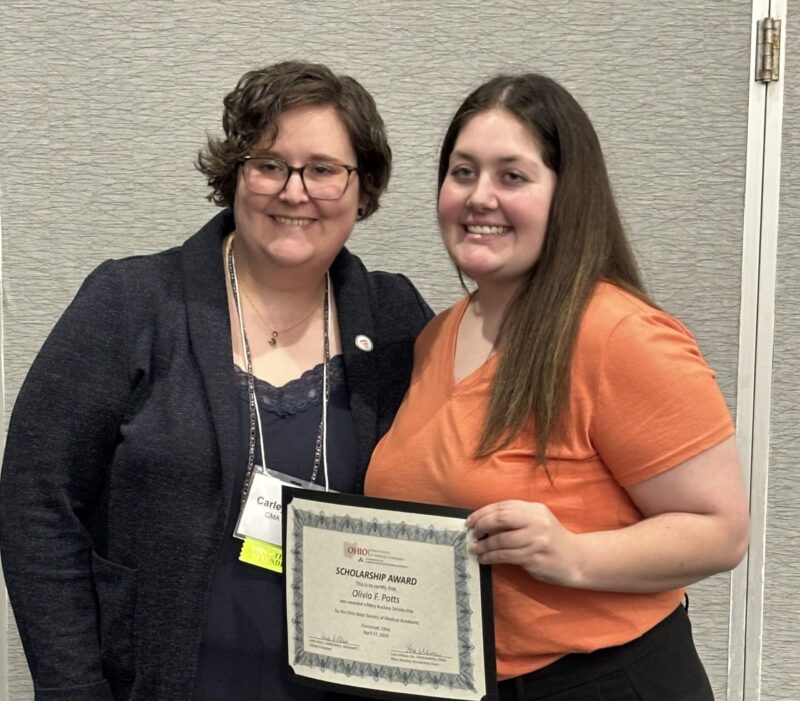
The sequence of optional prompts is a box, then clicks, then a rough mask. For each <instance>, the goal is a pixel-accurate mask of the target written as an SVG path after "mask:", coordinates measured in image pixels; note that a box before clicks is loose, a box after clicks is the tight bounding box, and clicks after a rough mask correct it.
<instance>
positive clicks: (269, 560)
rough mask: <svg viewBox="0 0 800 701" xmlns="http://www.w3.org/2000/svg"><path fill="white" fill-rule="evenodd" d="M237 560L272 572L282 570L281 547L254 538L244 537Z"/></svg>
mask: <svg viewBox="0 0 800 701" xmlns="http://www.w3.org/2000/svg"><path fill="white" fill-rule="evenodd" d="M239 560H240V561H241V562H246V563H248V564H249V565H255V566H256V567H262V568H264V569H265V570H272V571H273V572H283V548H281V547H280V546H278V545H273V544H272V543H265V542H264V541H263V540H256V539H255V538H245V539H244V543H243V544H242V550H241V552H240V553H239Z"/></svg>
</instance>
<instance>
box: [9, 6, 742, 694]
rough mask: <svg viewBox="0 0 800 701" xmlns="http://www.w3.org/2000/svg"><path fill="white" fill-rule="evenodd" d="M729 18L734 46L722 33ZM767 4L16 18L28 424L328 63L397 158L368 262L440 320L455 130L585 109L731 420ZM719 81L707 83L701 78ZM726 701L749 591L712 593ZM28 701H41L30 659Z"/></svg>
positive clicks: (208, 10) (645, 248)
mask: <svg viewBox="0 0 800 701" xmlns="http://www.w3.org/2000/svg"><path fill="white" fill-rule="evenodd" d="M709 17H713V18H714V31H709V27H708V19H709ZM749 19H750V3H748V2H744V1H742V0H709V2H705V3H701V4H690V3H650V4H643V3H640V2H635V1H634V0H619V1H618V2H615V3H603V4H602V5H598V3H593V2H590V1H589V0H576V2H572V3H565V2H562V1H561V0H558V1H556V0H541V1H540V2H537V3H527V2H521V1H503V2H501V1H500V0H485V1H484V2H481V3H480V4H479V5H473V6H466V5H464V3H462V2H460V0H459V1H456V0H439V1H438V2H436V3H430V2H427V1H426V0H405V1H403V2H400V0H396V1H392V0H375V1H374V2H370V3H352V2H344V1H342V0H329V1H328V2H326V3H314V2H295V3H283V2H274V1H262V2H254V1H253V0H240V1H237V2H211V1H209V0H195V1H194V2H175V3H170V4H165V6H163V7H162V6H161V5H158V4H154V3H150V2H143V1H141V0H127V1H126V2H120V1H119V0H104V1H103V2H99V1H98V0H81V2H77V0H62V1H60V2H55V1H54V0H45V1H44V2H40V3H30V2H23V1H22V0H19V1H17V0H7V2H6V3H5V4H4V10H3V14H2V16H1V17H0V31H1V32H2V36H3V37H4V41H3V42H2V44H0V159H1V160H0V172H1V173H2V174H1V175H0V185H2V196H0V207H2V212H3V225H4V230H3V236H4V238H3V253H4V255H3V261H2V265H3V285H4V293H5V298H4V304H5V307H4V309H5V323H6V334H5V337H4V339H3V344H4V348H5V358H6V379H7V393H6V397H5V403H6V406H7V407H9V408H10V406H11V404H12V403H13V399H14V396H15V394H16V392H17V389H18V387H19V384H20V382H21V380H22V378H23V376H24V373H25V371H26V369H27V367H28V366H29V364H30V362H31V359H32V357H33V354H34V353H35V352H36V349H37V348H38V347H39V345H40V344H41V341H42V339H43V337H44V335H45V334H46V333H47V331H48V329H49V328H50V327H51V325H52V323H53V322H54V320H55V318H56V317H57V316H58V314H59V313H60V312H61V310H62V309H63V308H64V306H65V305H66V303H67V302H68V300H69V299H70V297H71V295H72V294H73V293H74V292H75V290H76V289H77V286H78V285H79V283H80V281H81V280H82V278H83V277H84V276H85V275H86V274H87V272H88V271H89V270H90V269H92V268H93V267H94V266H95V265H96V264H97V263H98V262H99V261H101V260H103V259H104V258H107V257H112V256H113V257H118V256H123V255H128V254H132V253H142V252H148V251H155V250H158V249H161V248H164V247H166V246H168V245H172V244H176V243H178V242H180V241H182V240H183V239H184V238H185V237H186V236H188V235H189V234H190V233H192V232H193V231H194V230H195V229H196V228H197V227H198V226H199V225H200V224H202V223H203V222H204V221H205V220H206V219H207V218H208V217H209V216H211V215H212V214H213V211H214V208H213V207H211V206H210V205H209V204H208V203H206V202H205V201H204V199H203V197H204V195H205V192H206V189H205V186H204V183H203V181H202V177H201V176H200V175H199V174H197V173H196V172H195V171H194V170H193V167H192V162H193V159H194V157H195V154H196V152H197V149H198V148H199V147H200V146H201V145H202V142H203V137H204V134H205V133H206V132H213V133H218V130H219V127H218V124H219V114H220V106H221V100H222V97H223V96H224V94H225V93H226V92H227V91H228V90H230V89H231V88H232V87H233V85H234V83H235V81H236V79H237V78H238V77H239V75H240V74H241V73H242V72H243V71H245V70H247V69H249V68H252V67H255V66H258V65H261V64H265V63H269V62H273V61H277V60H281V59H285V58H310V59H314V60H320V61H323V62H326V63H328V64H329V65H331V66H332V67H333V68H334V69H336V70H339V71H343V72H348V73H351V74H352V75H354V76H355V77H357V78H358V79H359V80H361V81H362V82H363V83H364V84H365V85H366V86H367V87H368V88H369V89H370V90H371V91H372V92H373V94H374V95H375V97H376V100H377V102H378V105H379V107H380V109H381V111H382V113H383V116H384V118H385V120H386V122H387V124H388V127H389V132H390V136H391V140H392V146H393V149H394V152H395V157H396V160H395V169H394V176H393V180H392V183H391V185H390V190H389V192H388V193H387V195H386V197H385V200H384V202H383V206H382V208H381V210H380V212H379V213H378V214H377V215H376V216H375V217H373V218H372V219H370V220H368V221H367V222H364V223H362V224H359V225H358V226H357V228H356V232H355V233H354V235H353V238H352V242H351V247H352V248H353V249H354V250H355V251H356V252H357V253H359V254H361V255H362V256H363V258H364V259H365V261H366V262H367V263H368V265H370V266H371V267H381V268H385V269H391V270H401V271H403V272H405V273H407V274H409V275H410V277H411V278H412V279H413V280H414V281H415V282H416V283H417V285H418V286H419V287H420V289H421V290H422V291H423V292H424V294H425V295H426V296H427V297H428V299H429V300H430V301H431V303H432V304H433V305H434V306H435V307H436V308H438V309H442V308H443V307H444V306H446V305H447V304H449V303H450V302H452V301H453V300H454V299H456V298H457V297H458V296H459V294H460V291H459V288H458V285H457V282H456V278H455V275H454V274H453V271H452V269H451V267H450V265H449V263H448V261H447V259H446V257H445V255H444V251H443V248H442V246H441V244H440V242H439V240H438V235H437V231H436V225H435V214H434V206H433V200H434V195H435V160H436V151H437V147H438V145H439V142H440V140H441V138H442V136H443V133H444V129H445V127H446V124H447V121H448V118H449V115H450V114H451V113H452V112H453V110H454V109H455V108H456V106H457V105H458V103H459V101H460V100H461V99H462V98H463V96H464V95H465V93H466V91H467V90H468V89H469V88H471V87H472V86H474V85H476V84H477V83H478V82H480V81H481V80H482V79H484V78H486V77H488V76H490V75H492V74H494V73H496V72H498V71H518V70H539V71H544V72H547V73H549V74H550V75H552V76H553V77H556V78H558V79H560V80H561V81H562V82H564V83H565V85H566V86H567V87H569V88H570V89H572V90H573V91H574V93H575V94H576V96H577V97H578V98H579V100H581V101H582V102H583V104H584V106H585V107H586V108H587V110H588V111H589V113H590V115H591V116H592V118H593V120H594V122H595V124H596V126H597V129H598V131H599V133H600V136H601V140H602V142H603V144H604V146H605V149H606V153H607V157H608V163H609V168H610V171H611V173H612V177H613V181H614V183H615V186H616V190H617V193H618V195H619V199H620V204H621V206H622V209H623V213H624V215H625V219H626V222H627V224H628V225H629V227H630V230H631V233H632V238H633V240H634V243H635V246H636V249H637V251H638V253H639V256H640V259H641V262H642V265H643V268H644V272H645V276H646V278H647V280H648V282H649V283H650V285H651V288H652V290H653V291H654V293H655V296H656V298H657V299H658V300H659V301H660V302H661V303H662V304H663V305H664V306H665V307H666V308H668V309H670V310H672V311H674V312H675V313H677V314H678V315H679V316H680V317H681V318H682V319H683V320H684V321H685V322H686V323H687V325H688V326H689V327H690V328H691V329H692V330H693V331H694V333H695V334H696V335H697V337H698V338H699V340H700V343H701V345H702V347H703V349H704V351H705V354H706V356H707V357H708V359H709V361H710V363H711V364H712V365H713V366H714V367H715V368H716V369H717V371H718V374H719V379H720V383H721V384H722V386H723V389H724V391H725V393H726V396H727V397H728V400H729V403H730V406H731V408H732V409H734V408H735V407H734V406H733V399H734V396H735V387H736V371H737V357H738V355H737V343H738V318H739V305H740V275H739V270H740V263H741V222H742V201H743V186H744V162H745V161H744V149H745V140H746V119H747V74H748V60H749V43H748V42H749V31H750V30H749ZM698 67H699V68H698ZM692 602H693V603H692V615H693V618H694V621H695V630H696V632H697V636H698V639H699V647H700V649H701V653H702V655H703V657H704V659H705V661H706V663H707V665H708V667H709V671H710V674H711V676H712V680H713V683H714V686H715V689H716V690H717V694H718V696H720V697H722V696H723V695H724V688H725V683H726V682H725V679H726V666H727V620H728V578H727V576H721V577H715V578H713V579H712V580H710V581H708V582H704V583H703V584H701V585H699V586H697V587H696V588H694V590H693V594H692ZM11 656H12V668H11V684H12V688H13V689H14V690H15V691H14V694H13V695H12V696H11V698H12V699H14V701H23V699H26V698H28V697H29V696H28V692H27V691H24V692H23V691H19V689H20V688H22V687H24V686H25V684H27V679H26V672H25V671H24V667H23V664H22V663H21V653H20V649H19V644H18V641H17V640H16V639H14V638H13V636H12V639H11Z"/></svg>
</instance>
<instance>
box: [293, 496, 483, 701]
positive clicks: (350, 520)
mask: <svg viewBox="0 0 800 701" xmlns="http://www.w3.org/2000/svg"><path fill="white" fill-rule="evenodd" d="M282 510H283V524H282V525H283V543H284V560H283V564H284V566H283V581H284V600H285V603H286V610H285V623H286V628H285V631H286V637H285V645H284V653H285V657H284V659H285V663H286V666H287V668H288V674H289V678H290V680H291V681H293V682H297V683H301V684H304V685H308V686H314V687H318V688H323V689H327V690H331V691H336V692H339V693H346V694H356V695H359V696H365V697H369V698H377V699H392V700H397V701H426V700H430V701H442V699H460V700H464V701H484V700H485V701H494V700H495V699H497V679H496V673H495V655H494V620H493V613H492V586H491V568H490V567H488V566H486V565H480V564H479V563H478V561H477V559H476V558H475V557H474V556H473V555H471V554H469V552H468V535H467V531H466V529H465V528H464V525H463V520H464V519H465V518H466V516H467V515H468V514H469V511H467V510H465V509H458V508H454V507H447V506H438V505H433V504H420V503H414V502H405V501H396V500H389V499H378V498H375V497H365V496H359V495H354V494H341V493H336V492H320V491H316V490H306V489H294V488H290V487H285V488H284V489H283V509H282ZM425 523H436V524H437V526H436V527H434V526H432V525H428V526H425V525H421V524H425ZM443 525H444V527H442V526H443ZM320 535H321V536H322V537H324V538H326V539H328V540H330V541H331V542H334V543H336V545H337V546H338V545H339V541H341V545H342V552H346V549H347V548H348V547H350V545H349V544H348V543H347V541H348V540H353V539H356V538H361V539H372V542H373V543H374V542H375V539H376V538H378V539H385V540H381V542H385V543H387V545H388V547H390V548H392V547H397V548H401V549H406V548H410V549H411V550H412V552H413V551H414V550H415V549H417V548H418V547H419V548H423V549H428V546H431V545H434V546H444V547H443V548H442V547H437V548H432V549H430V551H431V552H433V551H434V550H435V551H436V553H438V554H439V555H442V553H444V563H445V564H443V565H437V566H438V567H444V568H447V567H451V568H452V573H451V577H450V579H448V575H447V571H448V570H447V569H444V570H443V579H442V580H441V581H438V580H437V581H436V584H437V588H441V583H442V581H444V582H448V581H452V582H453V585H452V587H453V591H452V593H450V594H449V596H450V598H449V599H448V600H449V602H450V604H451V608H452V611H453V613H454V617H455V622H454V626H455V630H456V632H455V635H456V640H453V639H452V636H450V643H451V644H452V645H453V646H457V657H456V656H455V655H453V656H450V657H435V655H441V654H442V653H437V652H435V651H434V650H429V649H427V647H425V648H423V649H421V650H417V649H416V648H412V647H408V648H407V650H408V651H409V652H406V651H405V650H393V651H392V660H394V662H393V663H387V662H385V661H383V662H380V661H377V662H376V661H369V660H363V659H353V658H351V657H347V656H346V653H347V651H348V650H353V649H354V648H355V649H358V647H359V645H358V644H357V645H355V646H350V647H349V648H348V646H347V645H348V643H347V641H346V639H345V637H341V640H340V641H339V640H338V639H339V638H340V636H338V635H337V636H333V637H334V638H335V640H333V642H331V643H330V644H331V645H334V646H335V645H337V644H339V646H340V647H339V648H335V649H333V650H330V651H329V652H324V651H321V650H319V649H318V650H316V651H313V650H309V649H307V647H306V644H305V641H306V637H305V634H306V628H305V624H306V611H307V609H306V601H307V597H306V596H305V586H304V582H305V581H306V579H307V578H309V579H310V581H313V582H314V586H315V587H319V586H323V587H324V586H325V577H320V576H319V575H320V574H329V573H330V571H328V573H319V572H316V573H315V568H317V567H318V565H317V563H316V562H311V563H310V564H309V562H310V560H317V559H320V558H317V557H314V558H307V557H305V554H306V541H307V540H309V539H311V540H312V542H313V538H316V537H317V536H320ZM312 536H313V538H312ZM328 540H326V542H328ZM333 549H334V551H336V552H338V550H337V548H336V547H334V548H333ZM450 551H452V559H450V556H449V554H448V553H449V552H450ZM381 552H388V551H381ZM357 554H358V553H356V555H357ZM394 559H398V558H394ZM440 559H441V558H440ZM448 561H449V562H451V563H452V564H450V565H448V564H446V563H447V562H448ZM354 562H355V560H354ZM367 562H368V563H369V562H370V560H369V558H367ZM363 566H364V567H368V568H369V569H368V570H367V571H366V572H365V573H364V572H359V573H360V574H365V576H367V575H369V576H372V577H375V578H380V577H383V578H384V579H385V577H386V574H385V572H384V573H383V574H381V569H382V568H381V566H380V565H375V564H374V560H373V561H372V564H366V565H363ZM387 567H388V569H389V570H391V565H389V564H387ZM336 569H337V571H338V570H339V569H340V568H338V567H337V568H336ZM357 569H358V568H357V567H354V568H353V569H352V570H349V569H348V570H345V573H349V572H351V571H353V572H355V571H356V570H357ZM434 574H438V571H437V573H434ZM476 575H477V576H476ZM397 576H398V575H396V574H395V577H397ZM425 579H426V582H427V580H428V578H425ZM379 581H380V580H379ZM390 581H391V578H390ZM415 583H416V582H415ZM330 584H335V582H330ZM361 586H367V587H373V586H374V587H376V588H377V587H382V586H383V585H381V584H369V583H363V584H361ZM432 586H433V580H431V582H429V583H427V584H426V585H425V587H427V590H423V591H422V592H414V594H415V596H417V597H419V598H420V599H421V598H422V597H424V596H426V595H431V596H433V598H434V599H435V598H436V596H435V594H436V592H435V591H433V590H432ZM423 589H424V587H423ZM444 589H445V599H447V595H448V592H447V591H446V590H447V586H445V587H444ZM354 593H355V591H354ZM370 593H372V592H367V593H364V596H365V597H366V596H368V595H369V594H370ZM373 596H375V597H377V596H378V593H377V592H375V593H374V594H373ZM381 596H383V595H382V594H381ZM310 598H311V597H308V599H310ZM319 598H320V597H319V595H317V596H316V599H317V600H319ZM333 598H335V596H334V597H333ZM384 598H387V597H384ZM389 598H392V599H394V598H398V597H389ZM341 603H342V604H345V603H346V602H344V601H342V602H341ZM347 603H350V602H347ZM353 603H355V604H358V605H359V606H361V602H353ZM398 603H399V602H398ZM326 605H327V604H326ZM364 605H366V606H371V607H372V610H373V611H374V612H375V613H379V612H378V611H376V610H375V605H372V604H370V603H366V604H364ZM330 607H331V610H330V614H331V617H332V618H335V616H334V612H335V613H336V614H339V613H341V614H344V613H345V611H344V610H341V611H340V610H339V609H338V608H336V607H335V604H334V603H331V604H330ZM380 608H382V609H384V610H386V609H389V608H390V607H388V606H380ZM476 608H479V610H478V611H476V610H475V609H476ZM365 610H367V611H368V609H361V610H358V609H356V611H355V612H352V611H349V613H351V614H353V615H358V616H361V615H362V613H361V611H365ZM395 610H401V611H403V610H405V611H408V612H409V614H411V610H410V609H400V608H398V609H395ZM367 615H368V616H369V617H370V618H372V619H376V616H375V615H371V616H370V615H369V613H367ZM397 615H400V614H397ZM409 617H411V616H410V615H409ZM390 620H396V619H390ZM373 622H375V623H377V622H378V621H377V620H375V621H373ZM403 622H404V623H407V622H409V621H403ZM312 626H313V624H312ZM387 626H389V627H388V628H382V630H390V629H391V627H392V625H391V624H388V623H387ZM361 627H362V628H370V627H371V628H374V629H375V630H374V631H366V632H365V631H362V633H364V634H365V635H381V636H383V637H389V635H390V634H389V633H386V634H384V633H382V632H381V633H379V632H377V629H378V627H379V626H377V625H376V626H368V625H362V626H361ZM329 639H330V638H326V640H329ZM312 640H314V641H319V638H312ZM337 641H338V642H337ZM367 642H371V640H368V641H367ZM375 642H376V644H377V641H375ZM320 644H321V643H318V645H317V647H319V645H320ZM311 646H312V647H313V646H314V645H313V643H312V645H311ZM365 647H367V646H366V645H365ZM343 652H344V653H345V655H344V656H343V654H342V653H343ZM418 652H419V653H421V655H422V656H421V657H419V656H418V655H417V653H418ZM359 654H362V653H359ZM426 654H428V655H430V656H429V657H425V655H426ZM398 656H399V659H400V662H398V661H397V660H398ZM431 656H433V657H431ZM418 659H421V660H422V661H421V662H417V660H418ZM445 659H447V660H449V661H448V662H447V664H446V665H445V666H448V667H449V671H447V670H444V671H441V670H440V671H437V670H436V669H433V670H432V669H430V668H428V669H426V667H425V665H434V666H435V664H436V662H441V661H442V660H445ZM456 660H457V661H456Z"/></svg>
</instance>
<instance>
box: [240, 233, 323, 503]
mask: <svg viewBox="0 0 800 701" xmlns="http://www.w3.org/2000/svg"><path fill="white" fill-rule="evenodd" d="M233 241H234V237H231V242H230V244H228V256H227V259H228V260H227V263H228V275H229V277H230V283H231V292H232V293H233V301H234V304H235V305H236V315H237V316H238V319H239V335H240V338H241V341H242V348H243V350H244V356H245V360H246V365H247V368H246V370H247V397H248V406H249V410H250V412H249V413H250V425H249V434H248V450H247V473H246V474H245V478H244V487H243V489H242V503H244V500H245V497H246V495H247V490H248V488H249V486H250V480H251V479H252V475H253V469H254V465H255V439H256V425H258V437H259V447H260V449H261V466H262V468H264V469H266V468H267V467H268V465H267V459H266V454H265V452H264V432H263V431H262V429H261V410H260V409H259V406H258V401H256V389H255V377H254V376H253V359H252V356H251V354H250V344H249V343H248V342H247V333H246V332H245V328H244V316H243V315H242V303H241V299H240V297H239V280H238V278H237V276H236V259H235V257H234V253H233ZM330 288H331V276H330V274H329V273H326V274H325V295H324V297H323V303H322V311H323V314H322V317H323V318H322V358H323V364H322V417H321V419H320V422H319V430H318V432H317V440H316V443H315V445H314V467H313V469H312V471H311V477H310V479H309V482H316V479H317V473H318V472H319V466H320V463H321V464H322V467H323V474H324V475H325V491H328V489H329V488H330V485H329V481H328V450H327V448H328V445H327V444H328V398H329V396H330V384H329V382H328V371H329V365H330V355H331V354H330V302H329V299H330Z"/></svg>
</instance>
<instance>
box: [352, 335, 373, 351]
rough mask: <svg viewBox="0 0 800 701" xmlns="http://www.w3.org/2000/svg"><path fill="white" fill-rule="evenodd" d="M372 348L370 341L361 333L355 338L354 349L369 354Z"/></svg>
mask: <svg viewBox="0 0 800 701" xmlns="http://www.w3.org/2000/svg"><path fill="white" fill-rule="evenodd" d="M373 347H374V346H373V345H372V339H371V338H370V337H369V336H365V335H364V334H363V333H360V334H358V336H356V348H358V349H359V350H362V351H365V352H367V353H369V352H370V351H371V350H372V349H373Z"/></svg>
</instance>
